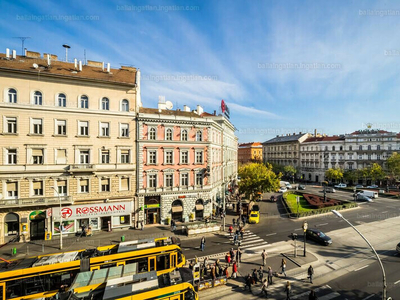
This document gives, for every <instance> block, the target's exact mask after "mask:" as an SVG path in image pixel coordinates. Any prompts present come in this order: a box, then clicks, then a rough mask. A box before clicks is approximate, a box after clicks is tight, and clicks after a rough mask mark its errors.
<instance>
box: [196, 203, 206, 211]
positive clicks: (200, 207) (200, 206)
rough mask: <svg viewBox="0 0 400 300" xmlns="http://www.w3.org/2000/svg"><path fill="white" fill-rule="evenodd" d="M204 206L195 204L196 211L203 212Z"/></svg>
mask: <svg viewBox="0 0 400 300" xmlns="http://www.w3.org/2000/svg"><path fill="white" fill-rule="evenodd" d="M203 209H204V205H203V204H196V210H203Z"/></svg>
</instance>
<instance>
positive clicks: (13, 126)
mask: <svg viewBox="0 0 400 300" xmlns="http://www.w3.org/2000/svg"><path fill="white" fill-rule="evenodd" d="M6 123H7V126H6V130H7V133H17V118H6Z"/></svg>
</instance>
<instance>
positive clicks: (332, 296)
mask: <svg viewBox="0 0 400 300" xmlns="http://www.w3.org/2000/svg"><path fill="white" fill-rule="evenodd" d="M339 296H340V294H339V293H338V292H332V293H330V294H328V295H325V296H322V297H319V298H318V299H321V300H330V299H333V298H336V297H339Z"/></svg>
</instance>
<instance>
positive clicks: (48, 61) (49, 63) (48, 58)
mask: <svg viewBox="0 0 400 300" xmlns="http://www.w3.org/2000/svg"><path fill="white" fill-rule="evenodd" d="M50 57H51V56H50V54H47V66H49V67H50V65H51V58H50Z"/></svg>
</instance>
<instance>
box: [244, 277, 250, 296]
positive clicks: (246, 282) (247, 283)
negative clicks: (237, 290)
mask: <svg viewBox="0 0 400 300" xmlns="http://www.w3.org/2000/svg"><path fill="white" fill-rule="evenodd" d="M251 283H252V279H251V276H250V274H247V277H246V280H245V284H246V285H245V286H244V290H246V288H247V287H248V288H249V291H250V292H251Z"/></svg>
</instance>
